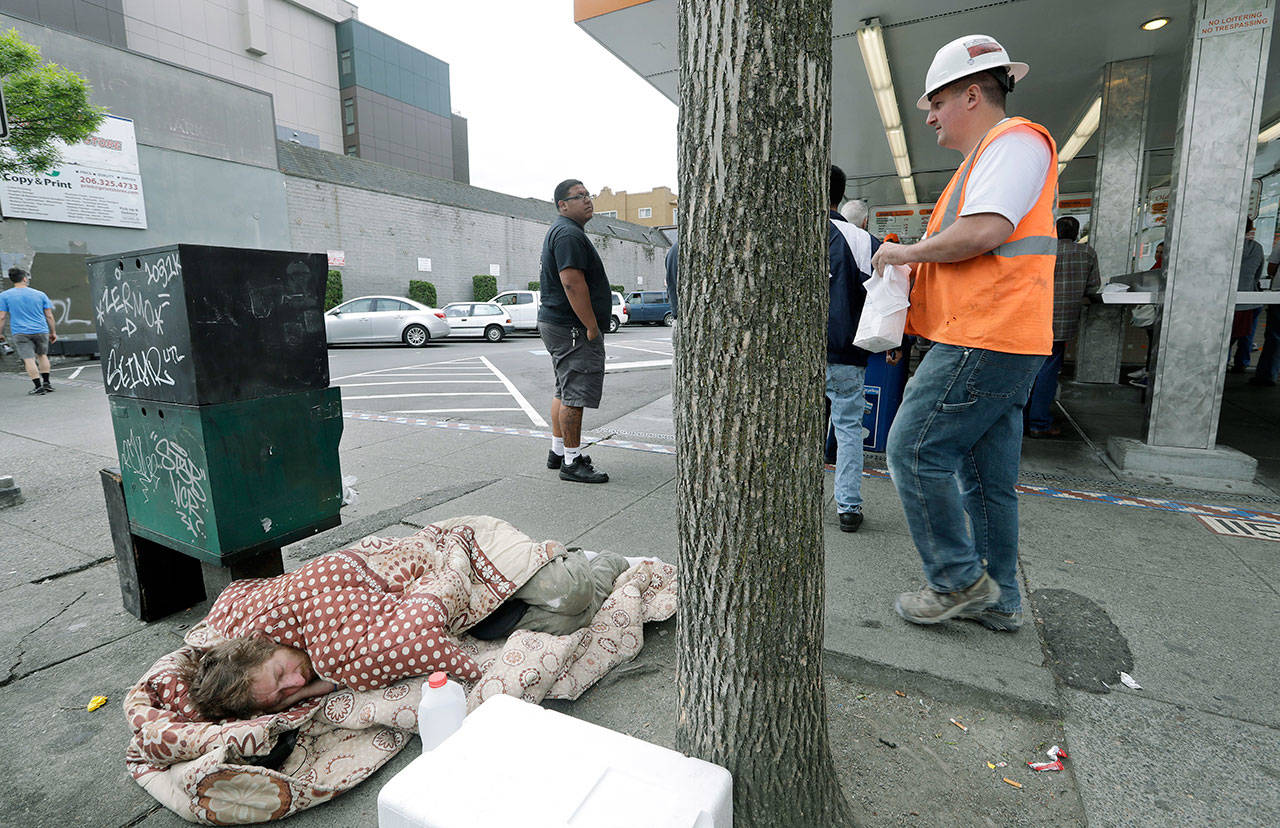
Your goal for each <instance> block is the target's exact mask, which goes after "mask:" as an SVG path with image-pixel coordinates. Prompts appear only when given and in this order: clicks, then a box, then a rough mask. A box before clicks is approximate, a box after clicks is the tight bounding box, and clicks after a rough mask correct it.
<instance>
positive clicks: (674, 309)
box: [667, 236, 680, 319]
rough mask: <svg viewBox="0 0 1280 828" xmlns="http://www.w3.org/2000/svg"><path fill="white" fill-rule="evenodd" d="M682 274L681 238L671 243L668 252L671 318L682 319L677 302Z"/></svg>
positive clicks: (668, 291) (668, 294)
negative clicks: (677, 286)
mask: <svg viewBox="0 0 1280 828" xmlns="http://www.w3.org/2000/svg"><path fill="white" fill-rule="evenodd" d="M679 272H680V237H679V236H677V237H676V240H675V241H673V242H672V243H671V249H670V250H668V251H667V301H668V302H670V303H671V318H672V319H679V318H680V305H679V303H678V302H677V301H676V282H677V279H678V274H679Z"/></svg>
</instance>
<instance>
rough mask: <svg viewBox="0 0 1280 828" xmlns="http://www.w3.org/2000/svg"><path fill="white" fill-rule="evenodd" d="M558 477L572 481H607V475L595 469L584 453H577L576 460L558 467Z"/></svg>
mask: <svg viewBox="0 0 1280 828" xmlns="http://www.w3.org/2000/svg"><path fill="white" fill-rule="evenodd" d="M560 479H561V480H569V481H572V482H574V483H608V482H609V475H607V474H605V473H604V472H602V471H596V470H595V467H594V466H592V465H591V458H590V457H588V456H587V455H585V454H579V455H578V459H577V460H574V461H573V462H572V463H565V464H564V465H563V466H561V467H560Z"/></svg>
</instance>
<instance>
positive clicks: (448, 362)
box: [331, 357, 476, 383]
mask: <svg viewBox="0 0 1280 828" xmlns="http://www.w3.org/2000/svg"><path fill="white" fill-rule="evenodd" d="M475 359H476V357H459V358H458V359H446V360H444V361H443V362H422V363H419V364H417V365H400V366H397V367H395V368H375V369H373V370H372V371H361V372H359V373H358V374H346V375H345V376H341V377H334V378H333V379H332V380H331V382H335V383H336V382H340V381H341V380H344V379H351V378H352V377H368V376H373V375H375V374H382V373H385V372H387V371H404V370H408V369H411V368H434V367H436V366H438V365H457V364H458V363H459V362H470V361H473V360H475ZM459 367H468V366H459ZM469 367H474V366H469Z"/></svg>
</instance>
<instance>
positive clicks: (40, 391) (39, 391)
mask: <svg viewBox="0 0 1280 828" xmlns="http://www.w3.org/2000/svg"><path fill="white" fill-rule="evenodd" d="M48 393H49V389H47V388H44V387H43V386H42V387H40V388H32V389H31V390H30V391H28V392H27V396H28V397H40V396H43V395H45V394H48Z"/></svg>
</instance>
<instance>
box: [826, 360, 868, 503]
mask: <svg viewBox="0 0 1280 828" xmlns="http://www.w3.org/2000/svg"><path fill="white" fill-rule="evenodd" d="M866 375H867V369H866V368H864V367H863V366H861V365H832V364H828V365H827V398H828V399H830V400H831V427H832V429H834V430H835V433H836V486H835V489H836V511H838V512H841V513H843V512H861V511H862V411H863V407H864V400H863V387H862V381H863V379H865V378H866Z"/></svg>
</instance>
